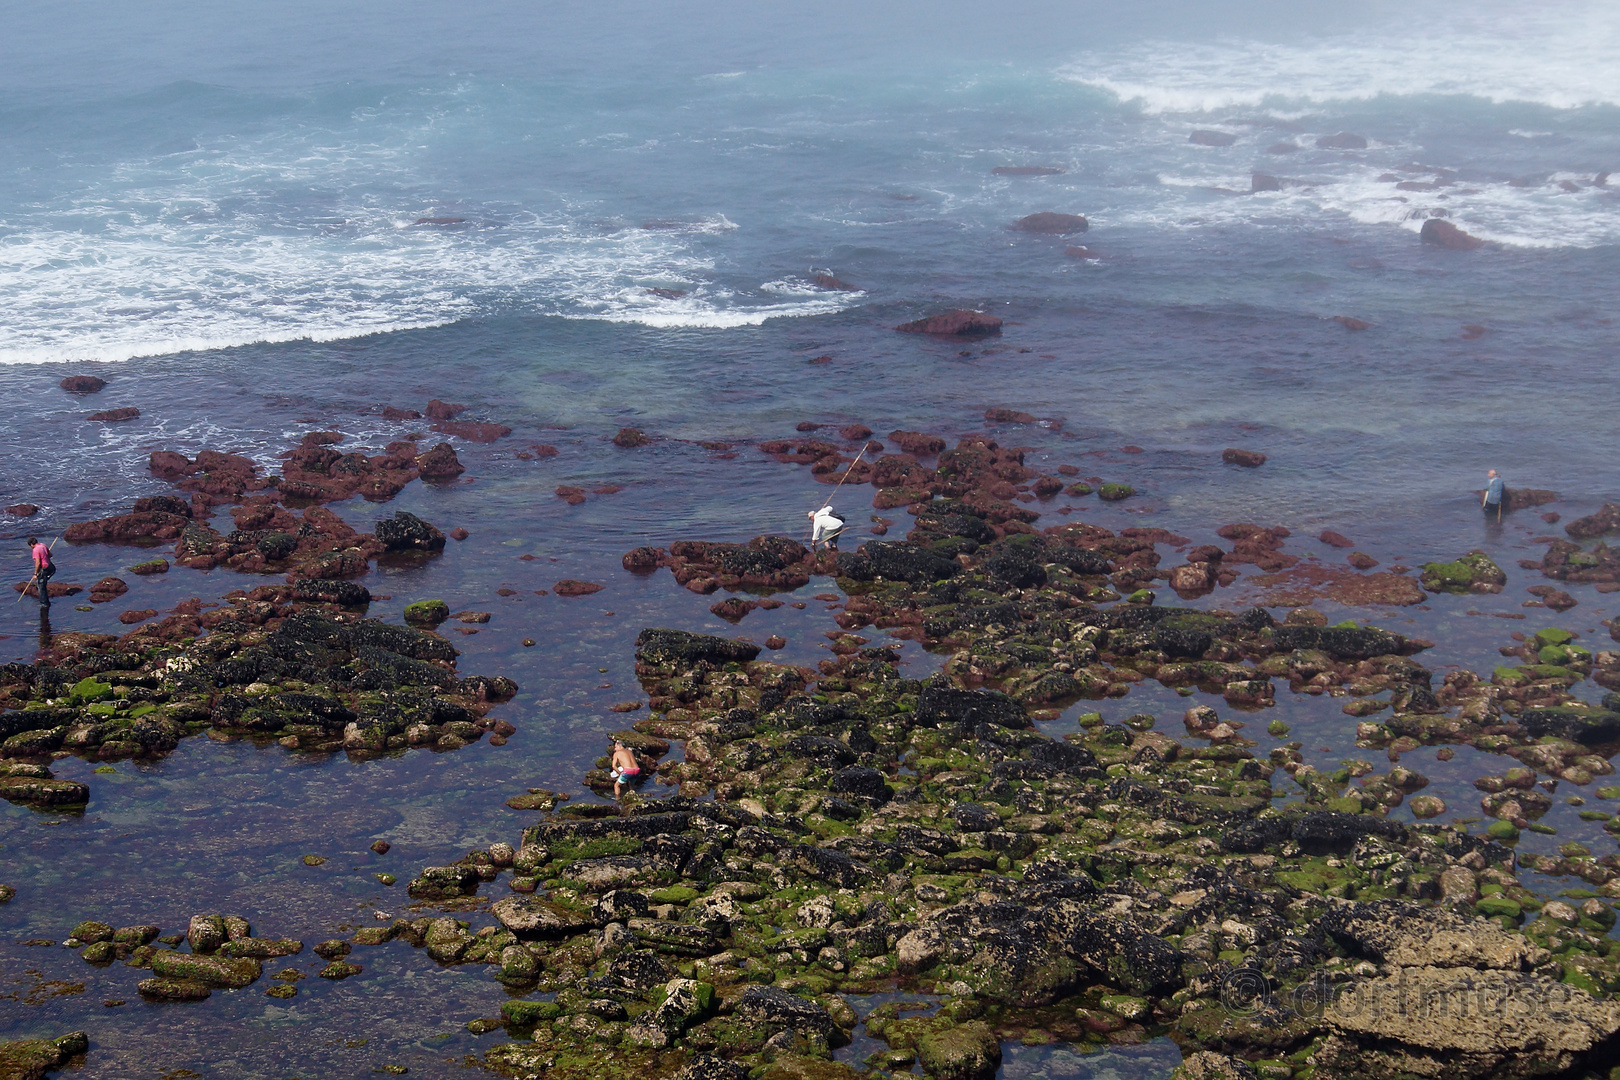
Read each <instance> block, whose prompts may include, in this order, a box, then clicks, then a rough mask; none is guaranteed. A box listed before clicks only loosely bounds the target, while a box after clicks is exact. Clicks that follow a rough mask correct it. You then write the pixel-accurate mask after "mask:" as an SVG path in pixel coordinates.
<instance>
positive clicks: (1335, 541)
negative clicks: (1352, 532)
mask: <svg viewBox="0 0 1620 1080" xmlns="http://www.w3.org/2000/svg"><path fill="white" fill-rule="evenodd" d="M1317 539H1318V540H1320V541H1322V543H1324V544H1326V545H1327V546H1328V547H1336V548H1353V547H1355V546H1356V542H1355V541H1354V540H1352V539H1350V538H1349V537H1348V536H1345V535H1343V534H1342V533H1336V532H1334V531H1333V530H1332V529H1323V530H1322V535H1320V536H1318V537H1317Z"/></svg>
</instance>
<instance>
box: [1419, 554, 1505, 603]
mask: <svg viewBox="0 0 1620 1080" xmlns="http://www.w3.org/2000/svg"><path fill="white" fill-rule="evenodd" d="M1418 581H1419V583H1420V584H1421V585H1422V586H1423V587H1424V588H1425V589H1427V590H1429V591H1430V592H1434V593H1438V592H1449V593H1499V592H1501V591H1502V586H1503V585H1506V584H1507V575H1506V574H1505V573H1503V572H1502V568H1501V567H1500V566H1497V565H1496V563H1494V562H1492V561H1491V557H1490V556H1489V555H1487V554H1485V553H1484V552H1483V551H1470V552H1469V553H1468V554H1467V555H1464V556H1463V557H1462V558H1460V559H1458V560H1456V561H1455V562H1432V563H1425V564H1424V566H1423V573H1422V575H1421V576H1420V577H1419V579H1418Z"/></svg>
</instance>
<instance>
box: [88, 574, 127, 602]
mask: <svg viewBox="0 0 1620 1080" xmlns="http://www.w3.org/2000/svg"><path fill="white" fill-rule="evenodd" d="M127 592H129V586H128V585H127V584H125V583H124V581H123V580H122V579H121V578H115V577H104V578H102V579H101V580H100V581H98V582H96V583H95V584H94V585H92V586H90V602H91V603H92V604H105V603H106V602H107V601H109V600H115V599H117V598H118V597H120V596H123V595H124V594H125V593H127Z"/></svg>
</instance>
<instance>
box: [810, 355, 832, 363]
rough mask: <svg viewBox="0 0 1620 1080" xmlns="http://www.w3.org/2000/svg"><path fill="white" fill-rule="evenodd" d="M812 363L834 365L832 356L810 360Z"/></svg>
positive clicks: (815, 357) (816, 357)
mask: <svg viewBox="0 0 1620 1080" xmlns="http://www.w3.org/2000/svg"><path fill="white" fill-rule="evenodd" d="M810 363H812V364H830V363H832V357H830V356H814V357H811V358H810Z"/></svg>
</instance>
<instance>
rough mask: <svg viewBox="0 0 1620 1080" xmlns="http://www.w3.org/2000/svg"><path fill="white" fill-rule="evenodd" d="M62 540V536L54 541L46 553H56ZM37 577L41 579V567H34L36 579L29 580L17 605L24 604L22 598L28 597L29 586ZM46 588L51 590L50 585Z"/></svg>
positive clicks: (18, 597) (19, 594)
mask: <svg viewBox="0 0 1620 1080" xmlns="http://www.w3.org/2000/svg"><path fill="white" fill-rule="evenodd" d="M61 539H62V538H61V537H60V536H58V537H57V538H56V539H55V540H52V541H51V546H50V547H48V548H46V549H45V553H46V554H47V555H49V554H50V553H51V552H52V551H55V550H56V545H57V543H58V542H59V541H61ZM37 577H39V567H37V566H36V567H34V577H31V578H29V579H28V585H24V586H23V588H22V592H20V593H18V594H17V603H19V604H20V603H22V598H23V597H25V596H27V595H28V587H29V585H32V584H33V583H34V578H37ZM44 587H45V588H47V589H49V588H50V586H49V585H46V586H44Z"/></svg>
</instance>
